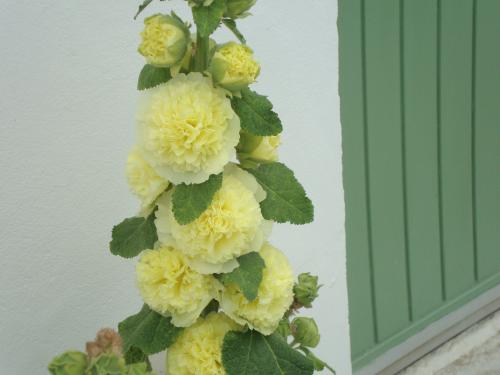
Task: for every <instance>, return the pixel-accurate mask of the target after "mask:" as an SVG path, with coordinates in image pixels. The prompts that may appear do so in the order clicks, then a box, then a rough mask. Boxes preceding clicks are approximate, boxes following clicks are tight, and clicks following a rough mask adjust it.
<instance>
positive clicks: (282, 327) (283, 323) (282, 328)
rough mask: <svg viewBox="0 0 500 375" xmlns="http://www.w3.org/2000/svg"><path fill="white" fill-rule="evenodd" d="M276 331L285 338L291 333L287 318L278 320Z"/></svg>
mask: <svg viewBox="0 0 500 375" xmlns="http://www.w3.org/2000/svg"><path fill="white" fill-rule="evenodd" d="M276 333H278V334H279V335H281V336H283V338H285V339H286V338H287V337H288V336H290V335H291V334H292V331H291V330H290V322H289V321H288V319H285V318H283V319H281V320H280V324H279V325H278V328H277V329H276Z"/></svg>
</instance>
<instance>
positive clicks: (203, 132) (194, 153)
mask: <svg viewBox="0 0 500 375" xmlns="http://www.w3.org/2000/svg"><path fill="white" fill-rule="evenodd" d="M141 95H142V97H141V101H140V104H139V111H138V138H139V147H140V148H141V151H142V152H143V154H144V158H145V159H146V160H147V161H148V162H149V164H151V166H152V167H153V168H154V169H155V170H156V172H157V173H158V174H159V175H160V176H162V177H163V178H165V179H167V180H169V181H171V182H173V183H174V184H179V183H187V184H191V183H201V182H203V181H205V180H207V179H208V177H209V176H210V175H211V174H217V173H220V172H222V170H223V168H224V166H225V165H226V164H227V163H228V161H229V160H230V159H232V158H233V157H234V155H235V146H236V145H237V144H238V141H239V131H240V120H239V118H238V116H237V115H236V114H235V113H234V111H233V109H232V108H231V103H230V101H229V99H228V98H227V97H226V96H225V92H224V90H222V89H217V88H214V87H213V85H212V81H211V80H210V79H209V78H206V77H204V76H203V75H201V74H200V73H189V74H188V75H185V74H182V73H181V74H179V75H177V76H176V77H175V78H173V79H171V80H170V81H168V82H167V83H164V84H161V85H158V86H156V87H154V88H152V89H149V90H144V91H142V94H141Z"/></svg>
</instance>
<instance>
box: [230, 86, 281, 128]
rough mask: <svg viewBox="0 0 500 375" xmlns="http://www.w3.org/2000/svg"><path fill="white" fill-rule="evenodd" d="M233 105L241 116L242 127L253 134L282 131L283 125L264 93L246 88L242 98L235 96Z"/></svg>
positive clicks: (242, 92)
mask: <svg viewBox="0 0 500 375" xmlns="http://www.w3.org/2000/svg"><path fill="white" fill-rule="evenodd" d="M231 105H232V107H233V109H234V111H235V112H236V114H237V115H238V117H239V118H240V122H241V128H242V129H243V130H245V131H247V132H248V133H250V134H253V135H260V136H269V135H276V134H279V133H281V131H282V130H283V126H282V125H281V120H280V119H279V117H278V115H277V114H276V113H275V112H273V105H272V103H271V102H270V101H269V99H267V97H265V96H263V95H259V94H257V93H256V92H254V91H252V90H250V89H249V88H245V89H243V90H241V98H238V97H237V96H234V97H233V98H232V99H231Z"/></svg>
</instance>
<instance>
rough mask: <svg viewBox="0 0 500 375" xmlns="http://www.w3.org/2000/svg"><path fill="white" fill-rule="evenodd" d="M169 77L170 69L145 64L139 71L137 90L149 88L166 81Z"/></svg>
mask: <svg viewBox="0 0 500 375" xmlns="http://www.w3.org/2000/svg"><path fill="white" fill-rule="evenodd" d="M171 78H172V76H171V75H170V69H168V68H158V67H156V66H153V65H150V64H146V65H144V67H143V68H142V70H141V73H139V79H138V81H137V90H145V89H150V88H152V87H155V86H158V85H159V84H160V83H164V82H168V81H169V80H170V79H171Z"/></svg>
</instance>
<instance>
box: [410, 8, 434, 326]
mask: <svg viewBox="0 0 500 375" xmlns="http://www.w3.org/2000/svg"><path fill="white" fill-rule="evenodd" d="M402 4H403V11H404V12H403V25H404V27H403V34H404V35H403V46H404V54H403V68H404V97H403V99H404V125H405V139H404V140H405V146H406V147H405V151H406V158H405V159H406V165H405V175H406V202H407V217H408V253H409V259H410V261H409V264H410V275H411V296H412V310H413V311H412V313H413V317H414V318H415V319H418V318H421V317H423V316H425V315H426V314H427V313H429V312H431V311H433V310H434V309H435V308H437V307H438V306H439V305H440V304H441V303H442V301H443V285H442V272H441V245H440V244H441V239H440V236H441V233H440V230H439V168H438V164H437V160H438V149H439V145H438V111H437V91H438V87H437V84H436V77H437V72H438V69H437V61H438V56H437V50H438V48H437V44H438V42H437V38H436V35H437V22H436V20H437V15H438V6H437V2H436V0H419V1H404V2H402Z"/></svg>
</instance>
